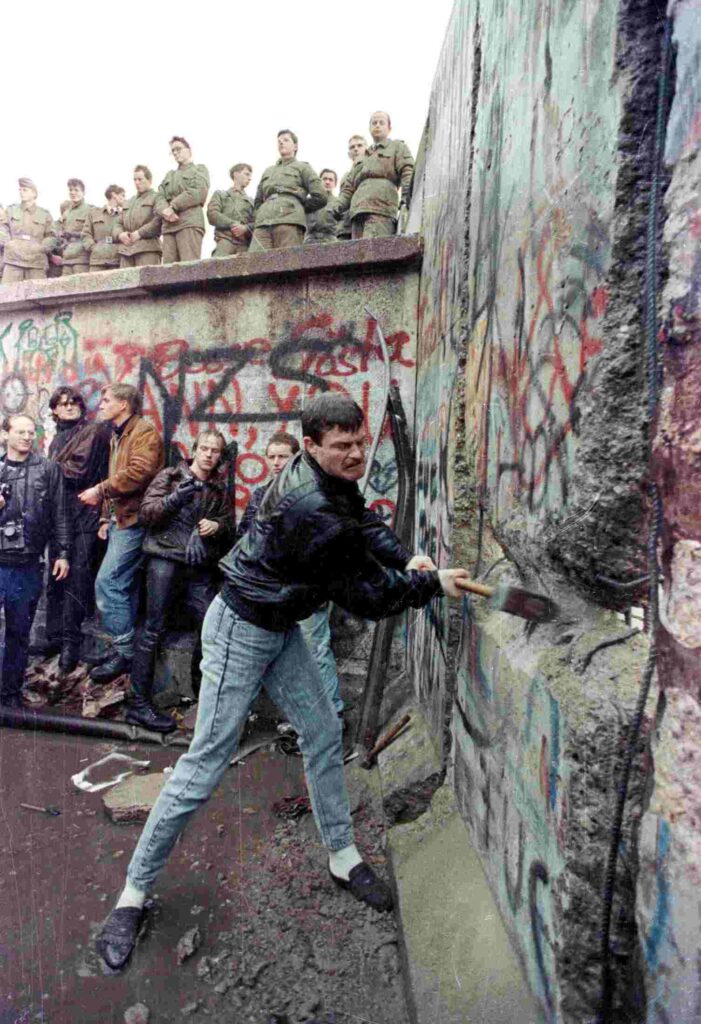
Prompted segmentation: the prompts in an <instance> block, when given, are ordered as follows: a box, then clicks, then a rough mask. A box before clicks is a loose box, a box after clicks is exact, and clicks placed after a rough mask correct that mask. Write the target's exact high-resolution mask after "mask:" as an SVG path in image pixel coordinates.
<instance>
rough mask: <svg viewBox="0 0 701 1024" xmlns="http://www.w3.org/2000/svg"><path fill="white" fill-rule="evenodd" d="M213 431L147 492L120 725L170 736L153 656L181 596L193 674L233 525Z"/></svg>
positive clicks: (220, 441)
mask: <svg viewBox="0 0 701 1024" xmlns="http://www.w3.org/2000/svg"><path fill="white" fill-rule="evenodd" d="M225 444H226V442H225V440H224V437H223V435H222V434H220V433H219V432H218V431H206V432H204V433H202V434H200V435H199V436H198V437H197V439H196V440H195V445H194V448H193V457H192V460H191V461H190V462H185V461H183V462H180V463H178V465H177V466H174V467H172V468H169V469H163V470H161V472H160V473H159V474H158V475H157V476H156V477H155V478H154V480H153V481H152V483H151V484H150V486H149V488H148V490H147V491H146V493H145V495H144V497H143V500H142V502H141V508H140V509H139V521H140V522H141V523H142V524H143V525H144V526H146V527H147V531H148V532H147V534H146V538H145V540H144V547H143V550H144V553H145V554H146V555H147V561H146V620H145V622H144V628H143V631H142V634H141V640H140V643H139V646H138V649H137V652H136V655H135V657H134V661H133V663H132V669H131V687H132V692H131V698H130V703H129V708H128V710H127V714H126V720H127V722H131V723H133V724H135V725H142V726H145V727H146V728H147V729H153V730H155V731H156V732H171V731H172V730H173V729H174V728H175V722H174V721H173V719H172V718H171V717H170V715H162V714H159V713H158V712H157V711H156V710H155V709H154V707H153V706H152V703H151V700H152V694H153V670H154V665H155V660H156V650H157V647H158V642H159V640H160V639H161V637H162V635H163V633H164V631H165V628H166V616H167V613H168V610H169V609H170V608H171V607H172V604H173V601H174V600H175V597H176V595H177V593H178V591H180V590H181V589H182V588H183V587H186V589H187V603H188V604H189V605H190V607H191V608H192V610H193V612H194V614H195V617H196V619H197V625H198V642H197V645H196V647H195V651H194V654H193V666H196V665H198V664H199V660H200V653H201V651H200V646H199V626H200V625H201V623H202V619H203V618H204V616H205V612H206V611H207V608H208V607H209V605H210V603H211V601H212V599H213V598H214V596H215V595H216V593H217V587H216V585H215V582H214V567H215V565H216V562H217V561H218V559H219V558H220V557H221V556H222V554H223V553H224V552H225V551H226V549H227V547H228V545H229V543H230V542H231V540H232V537H233V530H234V524H233V519H232V516H231V513H230V511H229V502H228V499H227V495H226V491H225V488H224V485H223V483H222V482H221V481H220V479H219V475H218V473H217V466H218V464H219V462H220V460H221V456H222V452H223V450H224V447H225Z"/></svg>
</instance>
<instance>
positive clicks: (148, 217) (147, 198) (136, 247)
mask: <svg viewBox="0 0 701 1024" xmlns="http://www.w3.org/2000/svg"><path fill="white" fill-rule="evenodd" d="M123 231H138V232H139V234H140V235H141V238H140V239H139V241H138V242H134V244H133V245H124V244H123V243H122V242H119V253H120V255H122V256H136V255H137V254H138V253H140V252H160V251H161V218H160V217H159V216H158V214H157V213H156V190H155V188H150V189H148V191H146V192H141V193H139V192H137V193H136V195H135V196H132V197H131V199H130V200H129V202H128V203H127V205H126V206H125V207H124V209H123V210H122V212H121V214H120V216H119V221H118V223H117V238H119V236H120V235H121V233H122V232H123Z"/></svg>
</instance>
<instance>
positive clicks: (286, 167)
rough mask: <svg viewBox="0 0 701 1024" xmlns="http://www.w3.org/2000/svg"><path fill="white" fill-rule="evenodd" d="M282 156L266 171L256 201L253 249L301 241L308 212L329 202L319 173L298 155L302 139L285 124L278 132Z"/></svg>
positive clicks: (291, 244) (284, 245)
mask: <svg viewBox="0 0 701 1024" xmlns="http://www.w3.org/2000/svg"><path fill="white" fill-rule="evenodd" d="M277 148H278V152H279V154H280V159H279V160H278V162H277V163H276V164H272V166H270V167H267V168H266V169H265V170H264V171H263V176H262V178H261V179H260V183H259V185H258V189H257V190H256V198H255V200H254V202H253V208H254V210H255V215H256V219H255V225H254V231H253V239H252V241H251V250H252V251H254V250H256V249H259V250H260V249H287V248H289V247H290V246H294V245H301V244H302V242H303V241H304V234H305V231H306V229H307V214H308V213H313V212H314V211H315V210H321V209H322V208H323V207H324V206H326V204H327V202H328V198H329V194H328V192H327V191H326V189H325V188H324V186H323V185H322V183H321V178H320V177H319V175H318V174H317V173H316V172H315V171H313V170H312V168H311V167H310V166H309V164H308V163H305V162H304V160H298V159H297V148H298V140H297V136H296V135H295V133H294V132H291V131H290V130H289V129H288V128H283V129H282V131H279V132H278V133H277Z"/></svg>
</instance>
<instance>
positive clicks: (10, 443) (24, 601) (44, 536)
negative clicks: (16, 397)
mask: <svg viewBox="0 0 701 1024" xmlns="http://www.w3.org/2000/svg"><path fill="white" fill-rule="evenodd" d="M1 429H2V431H3V433H4V435H5V442H6V445H7V450H6V453H5V455H3V456H2V458H0V604H2V605H3V606H4V609H5V650H4V654H3V659H2V684H1V685H0V705H2V706H4V707H9V708H16V709H20V708H21V707H22V684H23V683H24V673H25V671H26V668H27V656H28V653H29V633H30V631H31V628H32V622H33V621H34V614H35V612H36V608H37V603H38V601H39V595H40V594H41V585H42V577H43V572H42V565H41V559H42V557H43V554H44V549H45V548H46V545H47V542H48V543H49V544H50V545H51V548H52V550H53V551H54V552H55V555H56V557H55V559H54V562H53V565H52V566H51V572H52V575H53V576H54V577H55V578H56V579H57V580H64V579H65V578H66V577H67V576H68V572H69V563H68V552H69V548H70V526H69V522H68V516H67V513H66V501H65V495H64V486H63V477H62V476H61V471H60V470H59V468H58V466H56V465H55V464H54V463H53V462H49V460H48V459H45V458H44V457H43V456H41V455H37V453H36V452H34V451H33V450H32V449H33V448H34V441H35V438H36V423H35V421H34V419H33V418H32V417H31V416H27V415H25V414H24V413H21V412H18V413H12V414H11V415H9V416H7V417H5V419H4V420H3V422H2V426H1Z"/></svg>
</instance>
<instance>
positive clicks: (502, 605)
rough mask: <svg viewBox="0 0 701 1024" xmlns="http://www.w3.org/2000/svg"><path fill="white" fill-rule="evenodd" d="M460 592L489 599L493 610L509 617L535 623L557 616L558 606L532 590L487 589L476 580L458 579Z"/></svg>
mask: <svg viewBox="0 0 701 1024" xmlns="http://www.w3.org/2000/svg"><path fill="white" fill-rule="evenodd" d="M455 584H456V586H458V587H459V588H460V590H466V591H468V592H469V593H470V594H479V596H480V597H488V598H489V603H490V605H491V606H492V608H496V609H497V611H501V612H508V613H509V615H518V616H519V617H520V618H522V619H531V620H532V621H533V622H547V621H548V620H549V619H553V618H554V617H555V615H556V614H557V605H556V604H555V602H554V601H551V600H550V598H549V597H545V595H544V594H534V593H533V591H531V590H522V589H521V588H520V587H509V586H506V584H499V586H497V587H487V586H485V584H484V583H475V581H474V580H466V579H462V578H461V577H458V578H457V579H456V580H455Z"/></svg>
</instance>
